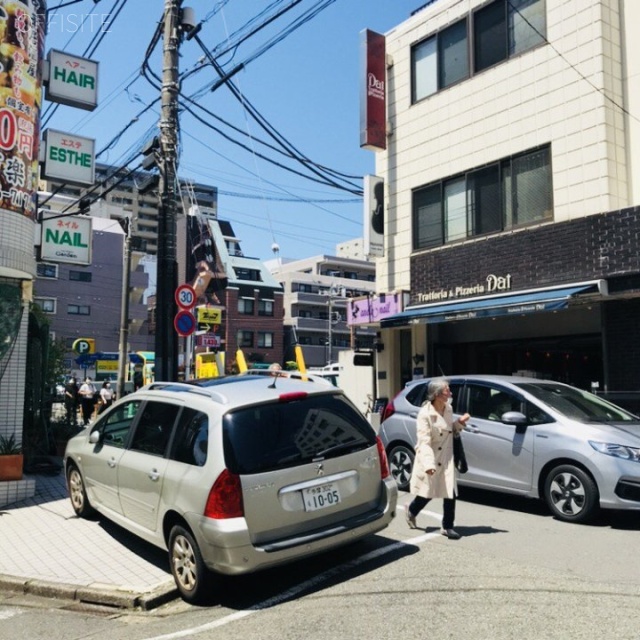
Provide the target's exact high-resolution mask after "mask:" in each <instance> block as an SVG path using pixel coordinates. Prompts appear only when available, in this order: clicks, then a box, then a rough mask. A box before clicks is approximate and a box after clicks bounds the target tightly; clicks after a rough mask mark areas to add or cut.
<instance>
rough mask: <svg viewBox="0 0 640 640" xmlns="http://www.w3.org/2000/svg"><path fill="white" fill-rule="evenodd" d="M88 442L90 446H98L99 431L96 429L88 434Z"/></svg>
mask: <svg viewBox="0 0 640 640" xmlns="http://www.w3.org/2000/svg"><path fill="white" fill-rule="evenodd" d="M89 442H90V443H91V444H98V443H99V442H100V431H98V430H97V429H96V430H95V431H92V432H91V433H90V434H89Z"/></svg>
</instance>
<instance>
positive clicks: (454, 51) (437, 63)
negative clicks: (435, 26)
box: [411, 18, 469, 102]
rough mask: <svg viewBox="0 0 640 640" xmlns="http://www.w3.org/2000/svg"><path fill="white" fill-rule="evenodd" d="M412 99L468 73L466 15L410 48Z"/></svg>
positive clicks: (420, 97)
mask: <svg viewBox="0 0 640 640" xmlns="http://www.w3.org/2000/svg"><path fill="white" fill-rule="evenodd" d="M411 68H412V73H413V84H412V86H413V96H412V102H418V101H419V100H422V99H423V98H426V97H427V96H430V95H431V94H432V93H435V92H436V91H438V90H439V89H445V88H446V87H450V86H451V85H452V84H455V83H456V82H459V81H460V80H464V79H465V78H468V77H469V50H468V37H467V19H466V18H464V19H463V20H460V21H459V22H456V23H455V24H452V25H451V26H450V27H447V28H446V29H444V30H443V31H441V32H440V33H438V34H437V35H435V36H433V37H431V38H429V39H427V40H424V41H423V42H420V43H419V44H417V45H416V46H415V47H414V48H413V50H412V51H411Z"/></svg>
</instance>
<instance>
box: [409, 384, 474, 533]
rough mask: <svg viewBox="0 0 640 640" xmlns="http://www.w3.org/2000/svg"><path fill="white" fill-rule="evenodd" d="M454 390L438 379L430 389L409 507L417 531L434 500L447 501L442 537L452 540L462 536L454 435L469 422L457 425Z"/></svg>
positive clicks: (420, 419) (421, 416)
mask: <svg viewBox="0 0 640 640" xmlns="http://www.w3.org/2000/svg"><path fill="white" fill-rule="evenodd" d="M451 397H452V396H451V389H449V383H448V382H447V380H445V379H444V378H436V379H434V380H432V381H431V382H429V386H428V387H427V402H426V403H425V404H424V405H422V407H421V409H420V411H419V412H418V418H417V432H418V443H417V445H416V457H415V460H414V463H413V471H412V473H411V483H410V490H411V493H412V494H413V495H415V498H414V499H413V501H412V502H411V504H410V505H409V506H408V507H407V510H406V518H407V524H408V525H409V526H410V527H411V528H412V529H415V528H416V527H417V525H416V517H417V515H418V514H419V513H420V511H421V510H422V509H424V507H425V505H426V504H427V503H428V502H429V500H431V499H432V498H443V499H444V505H443V516H442V528H441V529H440V533H441V534H442V535H443V536H446V537H447V538H449V539H450V540H458V539H459V538H460V534H459V533H458V532H457V531H456V530H455V529H454V528H453V525H454V519H455V515H456V494H457V484H456V471H455V465H454V461H453V438H454V435H455V434H457V433H458V432H460V431H462V429H464V425H465V424H466V422H467V420H468V419H469V417H470V416H469V414H468V413H465V414H464V415H463V416H460V418H458V420H456V421H455V422H454V421H453V411H452V409H451V404H450V400H451Z"/></svg>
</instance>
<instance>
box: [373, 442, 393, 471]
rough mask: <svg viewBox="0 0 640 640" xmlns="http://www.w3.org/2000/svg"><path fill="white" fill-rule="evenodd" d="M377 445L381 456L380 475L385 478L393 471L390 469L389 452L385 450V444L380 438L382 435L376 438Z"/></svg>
mask: <svg viewBox="0 0 640 640" xmlns="http://www.w3.org/2000/svg"><path fill="white" fill-rule="evenodd" d="M376 445H377V446H378V457H379V458H380V476H381V477H382V479H383V480H384V479H385V478H386V477H388V476H389V474H390V473H391V471H389V461H388V460H387V453H386V452H385V450H384V445H383V444H382V440H380V436H378V437H377V438H376Z"/></svg>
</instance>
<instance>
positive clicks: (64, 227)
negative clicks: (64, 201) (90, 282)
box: [40, 214, 92, 265]
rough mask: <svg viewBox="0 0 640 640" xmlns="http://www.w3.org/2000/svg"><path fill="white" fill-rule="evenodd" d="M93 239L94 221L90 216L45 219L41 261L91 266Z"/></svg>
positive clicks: (43, 222)
mask: <svg viewBox="0 0 640 640" xmlns="http://www.w3.org/2000/svg"><path fill="white" fill-rule="evenodd" d="M45 215H46V214H45ZM91 237H92V220H91V218H90V217H88V216H68V217H64V218H52V219H50V220H49V219H47V218H43V220H42V242H41V244H40V259H41V260H45V261H49V262H63V263H66V264H85V265H86V264H91Z"/></svg>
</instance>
